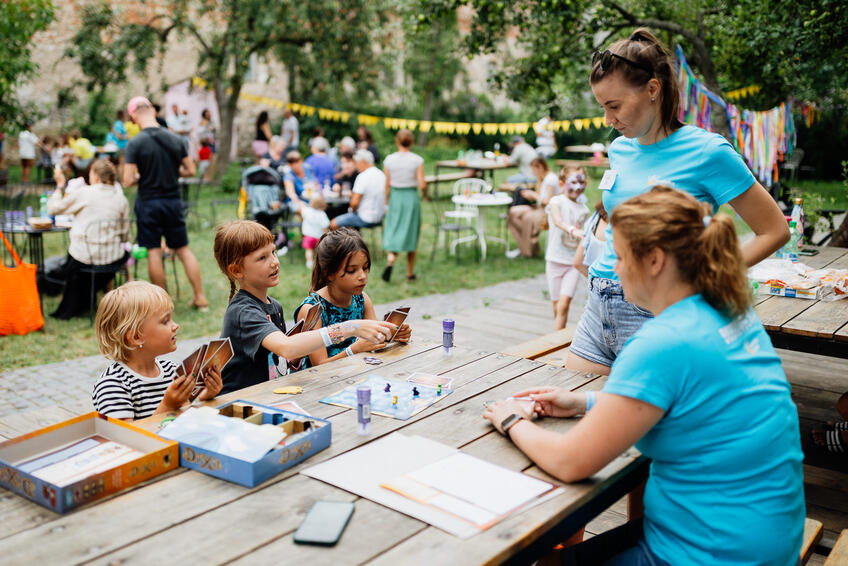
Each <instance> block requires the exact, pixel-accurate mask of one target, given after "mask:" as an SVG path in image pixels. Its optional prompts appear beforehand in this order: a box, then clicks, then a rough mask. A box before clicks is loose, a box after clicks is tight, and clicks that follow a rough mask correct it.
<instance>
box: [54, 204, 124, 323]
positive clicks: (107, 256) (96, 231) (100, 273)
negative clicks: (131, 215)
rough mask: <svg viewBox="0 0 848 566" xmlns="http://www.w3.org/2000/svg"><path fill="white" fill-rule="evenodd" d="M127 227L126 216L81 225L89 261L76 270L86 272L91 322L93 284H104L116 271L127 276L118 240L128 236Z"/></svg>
mask: <svg viewBox="0 0 848 566" xmlns="http://www.w3.org/2000/svg"><path fill="white" fill-rule="evenodd" d="M129 231H130V226H129V219H127V218H121V219H111V220H100V221H97V222H90V223H89V224H88V225H86V227H85V232H84V233H83V238H84V244H85V248H86V252H87V254H88V260H89V261H90V263H88V264H86V265H85V266H84V267H82V268H80V273H86V274H88V275H89V320H90V322H91V323H92V324H94V307H95V298H96V295H97V287H99V286H102V287H105V286H107V285H108V284H109V283H110V282H111V281H112V280H113V279H114V277H115V275H117V274H118V273H123V274H124V279H125V280H126V279H127V278H128V272H127V259H128V256H127V254H126V253H125V252H124V250H123V248H122V247H121V242H124V241H126V240H128V239H129ZM118 254H120V255H119V257H118V259H116V258H115V256H116V255H118ZM96 283H99V285H96ZM66 292H67V288H66Z"/></svg>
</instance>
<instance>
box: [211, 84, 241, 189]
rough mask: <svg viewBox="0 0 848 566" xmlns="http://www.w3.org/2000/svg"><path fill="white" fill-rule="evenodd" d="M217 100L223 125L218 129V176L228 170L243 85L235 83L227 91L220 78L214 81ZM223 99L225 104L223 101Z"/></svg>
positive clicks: (216, 166)
mask: <svg viewBox="0 0 848 566" xmlns="http://www.w3.org/2000/svg"><path fill="white" fill-rule="evenodd" d="M213 88H214V90H215V100H216V102H217V103H218V116H220V117H221V127H220V129H219V130H218V140H217V145H218V154H217V159H216V162H215V176H216V177H218V176H220V175H221V174H223V173H224V171H226V170H227V166H228V165H229V164H230V148H231V147H232V143H233V122H234V121H235V118H236V110H237V107H238V100H239V94H240V93H241V85H240V84H239V85H234V86H233V87H232V91H231V92H229V93H228V92H227V89H226V88H225V87H224V84H223V82H222V81H221V80H220V79H216V80H215V81H213ZM221 101H223V104H222V103H221Z"/></svg>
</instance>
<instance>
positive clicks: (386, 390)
mask: <svg viewBox="0 0 848 566" xmlns="http://www.w3.org/2000/svg"><path fill="white" fill-rule="evenodd" d="M391 390H392V384H391V383H387V384H386V387H384V388H383V391H385V392H386V393H388V392H389V391H391Z"/></svg>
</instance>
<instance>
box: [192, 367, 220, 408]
mask: <svg viewBox="0 0 848 566" xmlns="http://www.w3.org/2000/svg"><path fill="white" fill-rule="evenodd" d="M203 383H204V385H206V387H205V388H204V389H203V391H201V392H200V395H198V396H197V400H198V401H208V400H209V399H212V398H214V397H215V395H217V394H218V393H220V392H221V389H222V388H223V387H224V381H223V380H222V379H221V370H219V369H218V367H217V366H209V367H208V368H206V370H205V371H204V372H203Z"/></svg>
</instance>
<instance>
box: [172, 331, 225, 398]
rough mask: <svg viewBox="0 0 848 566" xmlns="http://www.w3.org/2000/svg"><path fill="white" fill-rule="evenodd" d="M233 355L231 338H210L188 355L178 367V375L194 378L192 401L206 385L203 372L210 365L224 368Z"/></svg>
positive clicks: (190, 396)
mask: <svg viewBox="0 0 848 566" xmlns="http://www.w3.org/2000/svg"><path fill="white" fill-rule="evenodd" d="M232 357H233V345H232V344H231V343H230V339H229V338H216V339H214V340H210V341H209V342H208V343H206V344H203V345H202V346H200V347H199V348H198V349H196V350H195V351H193V352H192V353H191V354H189V355H188V356H186V359H184V360H183V363H181V364H180V365H179V367H177V375H187V376H189V377H190V378H191V379H193V380H194V389H192V390H191V395H189V400H190V401H194V400H195V399H196V398H197V396H198V395H200V392H201V391H203V388H204V387H206V384H205V383H204V382H203V372H204V371H205V370H206V369H208V368H210V367H216V368H218V369H219V370H221V369H223V368H224V366H225V365H227V362H229V361H230V358H232Z"/></svg>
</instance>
